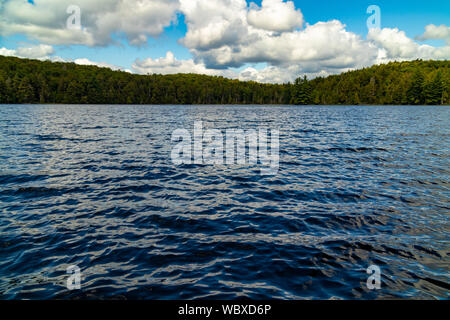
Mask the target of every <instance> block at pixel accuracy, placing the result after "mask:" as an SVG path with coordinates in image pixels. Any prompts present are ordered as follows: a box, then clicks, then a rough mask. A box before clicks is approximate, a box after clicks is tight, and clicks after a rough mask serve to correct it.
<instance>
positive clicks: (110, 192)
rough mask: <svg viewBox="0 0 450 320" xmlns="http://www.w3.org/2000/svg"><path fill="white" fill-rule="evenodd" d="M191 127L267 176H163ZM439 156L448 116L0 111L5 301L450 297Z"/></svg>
mask: <svg viewBox="0 0 450 320" xmlns="http://www.w3.org/2000/svg"><path fill="white" fill-rule="evenodd" d="M197 120H202V121H203V123H204V126H205V127H209V128H215V129H219V130H225V129H231V128H240V129H244V130H246V129H252V128H253V129H257V128H272V129H279V130H280V169H279V173H278V174H277V175H275V176H262V175H261V174H260V171H259V170H258V168H255V167H251V166H242V165H241V166H237V165H235V166H217V167H214V166H207V165H183V166H175V165H173V164H172V161H171V158H170V153H171V150H172V148H173V146H174V143H172V142H171V134H172V131H173V130H175V129H178V128H185V129H188V130H190V131H192V129H193V125H194V121H197ZM449 148H450V108H449V107H406V106H405V107H340V106H335V107H333V106H330V107H320V106H313V107H290V106H283V107H281V106H64V105H60V106H51V105H46V106H33V105H30V106H28V105H27V106H13V105H1V106H0V298H2V299H12V298H30V299H49V298H62V299H66V298H128V299H136V298H137V299H203V298H209V299H233V298H255V299H268V298H275V299H304V298H314V299H330V298H342V299H361V298H364V299H366V298H368V299H375V298H379V299H381V298H411V297H413V298H441V299H442V298H443V299H448V298H449V287H450V284H449V282H450V281H449V275H450V271H449V267H450V260H449V255H450V243H449V241H450V239H449V232H450V226H449V219H448V217H449V212H450V204H449V202H450V201H449V198H450V181H449V178H450V169H449V167H450V161H449V160H450V150H449ZM70 265H77V266H79V267H80V269H81V272H82V283H81V290H75V291H68V290H67V288H66V279H67V277H68V274H67V273H66V268H67V267H68V266H70ZM370 265H378V266H379V267H380V268H381V272H382V285H381V290H378V291H370V290H368V289H367V287H366V280H367V277H368V276H369V275H368V274H367V273H366V269H367V268H368V267H369V266H370Z"/></svg>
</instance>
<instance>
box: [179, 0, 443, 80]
mask: <svg viewBox="0 0 450 320" xmlns="http://www.w3.org/2000/svg"><path fill="white" fill-rule="evenodd" d="M180 3H181V5H180V11H181V12H182V13H183V14H184V15H185V21H186V23H187V28H188V31H187V33H186V36H185V37H184V38H183V39H182V40H181V43H182V44H184V45H185V46H186V47H187V48H188V49H189V50H190V52H191V53H192V55H193V57H194V61H195V63H196V64H204V66H205V67H206V68H208V69H221V68H222V69H228V68H240V67H242V66H245V65H248V64H256V63H266V64H267V65H268V66H267V67H266V68H264V69H261V70H257V69H254V68H247V69H245V70H244V71H242V72H240V73H239V74H238V77H239V78H240V79H242V80H257V81H261V82H266V81H268V80H269V79H270V78H272V79H273V80H272V82H284V81H287V80H290V81H292V80H294V79H295V78H296V77H298V76H300V75H303V74H306V75H308V76H310V77H314V76H316V75H328V74H336V73H340V72H344V71H348V70H353V69H358V68H363V67H368V66H371V65H373V64H375V63H382V62H389V61H393V60H413V59H418V58H422V59H449V58H450V52H449V47H448V46H446V47H441V48H437V47H432V46H429V45H421V44H418V43H416V42H415V41H414V40H413V39H410V38H408V37H407V36H406V34H405V33H404V32H403V31H400V30H398V29H388V28H386V29H382V30H380V29H378V30H377V29H373V30H371V31H370V32H369V34H368V36H367V39H363V38H362V37H361V36H359V35H357V34H355V33H353V32H350V31H348V30H347V29H346V26H345V25H344V24H343V23H342V22H340V21H338V20H332V21H326V22H318V23H316V24H314V25H309V24H307V25H306V27H305V28H304V29H302V30H300V29H299V28H300V27H301V25H302V23H303V16H302V14H301V12H300V11H299V10H296V8H295V6H294V4H293V3H292V2H283V1H281V0H264V1H263V2H262V3H261V7H258V6H257V5H255V4H251V5H250V7H249V6H247V4H246V1H245V0H209V1H204V0H180ZM283 17H284V18H283ZM446 30H447V29H445V30H444V28H443V27H442V26H441V27H436V28H433V27H430V26H428V27H427V31H426V33H425V35H424V36H428V37H446V36H447V33H446V32H447V31H446Z"/></svg>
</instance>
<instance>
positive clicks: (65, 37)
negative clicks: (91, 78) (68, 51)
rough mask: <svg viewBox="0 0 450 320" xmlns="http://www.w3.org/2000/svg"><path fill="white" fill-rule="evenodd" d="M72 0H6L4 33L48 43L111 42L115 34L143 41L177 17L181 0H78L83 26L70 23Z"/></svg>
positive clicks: (0, 24) (0, 12) (0, 30)
mask: <svg viewBox="0 0 450 320" xmlns="http://www.w3.org/2000/svg"><path fill="white" fill-rule="evenodd" d="M71 4H73V1H72V0H39V1H35V3H34V4H31V3H29V2H27V1H24V0H9V1H7V2H4V1H2V6H0V35H1V36H8V35H13V34H25V35H27V36H29V37H30V38H32V39H36V40H39V41H41V42H44V43H49V44H58V45H61V44H62V45H64V44H67V45H71V44H82V45H87V46H97V45H107V44H109V43H111V42H112V41H113V40H112V36H113V35H115V34H119V35H124V36H125V37H126V38H127V39H128V41H129V42H130V43H131V44H134V45H140V44H143V43H145V42H146V41H147V37H148V36H157V35H160V34H161V33H162V32H163V31H164V28H165V27H166V26H169V25H170V24H171V23H172V22H173V21H174V19H175V18H176V10H177V9H178V6H179V4H178V1H177V0H95V1H92V0H77V1H76V5H78V6H79V7H80V9H81V25H82V29H81V30H70V29H67V27H66V21H67V19H68V17H69V16H70V15H69V14H67V13H66V10H67V8H68V6H69V5H71Z"/></svg>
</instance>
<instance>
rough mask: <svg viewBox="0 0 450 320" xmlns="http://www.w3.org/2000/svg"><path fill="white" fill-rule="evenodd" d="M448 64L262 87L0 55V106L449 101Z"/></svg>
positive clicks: (382, 68)
mask: <svg viewBox="0 0 450 320" xmlns="http://www.w3.org/2000/svg"><path fill="white" fill-rule="evenodd" d="M449 93H450V62H449V61H421V60H417V61H411V62H393V63H389V64H384V65H378V66H373V67H371V68H366V69H362V70H357V71H350V72H347V73H343V74H341V75H333V76H329V77H326V78H316V79H313V80H308V79H307V78H306V77H305V76H302V77H299V78H298V79H297V80H296V81H295V83H293V84H291V83H286V84H262V83H257V82H242V81H238V80H231V79H227V78H223V77H212V76H205V75H198V74H174V75H159V74H152V75H137V74H131V73H128V72H123V71H113V70H111V69H108V68H99V67H96V66H81V65H76V64H74V63H60V62H50V61H38V60H28V59H19V58H15V57H4V56H0V103H10V104H16V103H65V104H329V105H339V104H348V105H355V104H379V105H383V104H395V105H397V104H449V103H450V102H449V101H450V99H449Z"/></svg>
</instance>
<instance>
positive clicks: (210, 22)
mask: <svg viewBox="0 0 450 320" xmlns="http://www.w3.org/2000/svg"><path fill="white" fill-rule="evenodd" d="M449 24H450V1H444V0H427V1H418V0H396V1H392V0H377V1H373V0H370V1H365V0H348V1H337V0H294V1H285V0H253V1H246V0H33V1H32V0H0V55H7V56H18V57H22V58H33V59H49V60H52V61H67V62H75V63H77V64H86V65H91V64H92V65H99V66H105V67H110V68H112V69H120V70H125V71H129V72H133V73H140V74H152V73H158V74H171V73H200V74H207V75H220V76H225V77H229V78H236V79H240V80H255V81H259V82H271V83H283V82H288V81H293V80H294V79H295V78H297V77H299V76H302V75H307V76H308V77H309V78H313V77H316V76H326V75H329V74H336V73H341V72H345V71H348V70H353V69H360V68H363V67H367V66H371V65H374V64H379V63H386V62H389V61H404V60H415V59H436V60H448V59H450V27H449V26H448V25H449Z"/></svg>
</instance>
